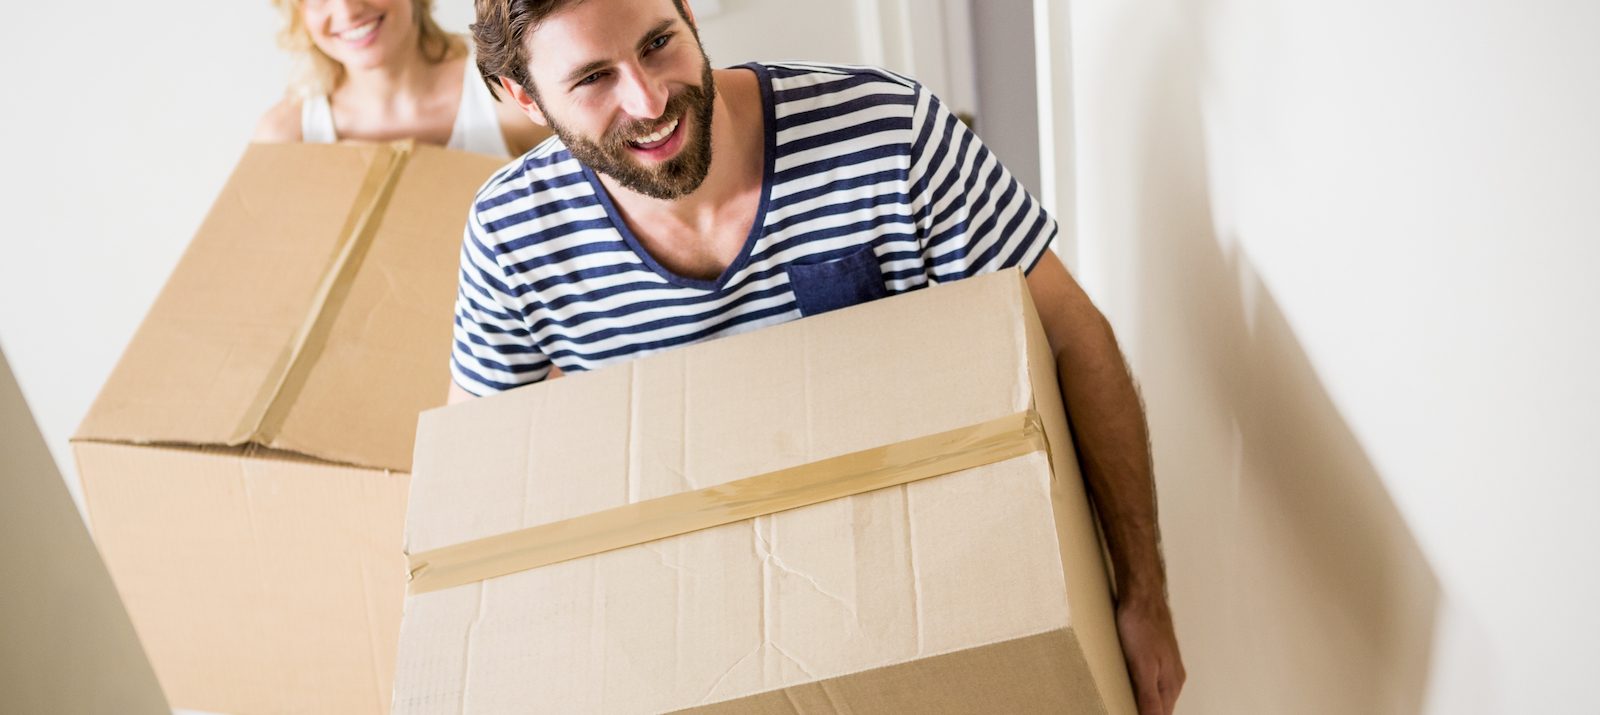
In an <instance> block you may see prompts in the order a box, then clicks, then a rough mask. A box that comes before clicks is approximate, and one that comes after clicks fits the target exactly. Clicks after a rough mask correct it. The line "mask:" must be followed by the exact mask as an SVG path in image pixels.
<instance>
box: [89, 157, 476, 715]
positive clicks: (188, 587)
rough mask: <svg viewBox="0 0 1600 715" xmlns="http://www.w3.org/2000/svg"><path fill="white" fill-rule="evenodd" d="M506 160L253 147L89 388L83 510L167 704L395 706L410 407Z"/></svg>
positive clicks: (437, 366)
mask: <svg viewBox="0 0 1600 715" xmlns="http://www.w3.org/2000/svg"><path fill="white" fill-rule="evenodd" d="M498 164H499V161H498V160H495V159H492V158H488V157H483V156H478V155H472V154H465V153H459V152H451V151H446V150H443V149H436V148H428V147H416V148H412V147H411V146H410V145H407V144H399V145H392V146H390V145H366V146H357V145H339V146H330V145H320V146H319V145H303V144H285V145H255V146H251V147H250V148H249V149H248V150H247V151H246V153H245V155H244V157H243V159H241V161H240V162H239V165H238V167H237V168H236V169H235V170H234V173H233V175H232V176H231V178H229V180H228V183H227V185H226V186H225V187H224V189H223V191H222V194H221V195H220V196H219V197H218V198H217V200H216V203H215V204H214V205H213V207H212V209H211V212H210V213H209V214H208V216H207V217H206V219H205V222H204V223H203V225H202V226H201V228H200V230H199V233H198V234H197V235H196V237H195V239H194V241H193V242H192V243H191V244H190V246H189V248H188V250H187V252H186V253H185V254H184V256H183V258H182V261H181V262H180V263H179V265H178V267H177V269H176V271H175V272H174V273H173V275H172V276H171V278H170V279H169V280H168V282H167V285H166V287H165V288H164V289H163V290H162V292H161V295H160V297H159V298H158V299H157V300H156V303H155V305H154V307H152V308H151V310H150V313H149V315H148V316H147V317H146V318H145V320H144V323H143V324H142V325H141V326H140V328H139V330H138V332H137V334H136V335H135V336H134V338H133V341H132V342H131V344H130V345H129V346H128V348H127V351H126V352H125V353H124V355H123V357H122V359H121V361H120V362H119V363H118V364H117V367H116V369H115V370H114V371H113V373H112V375H111V377H110V379H109V380H108V381H107V383H106V384H105V386H104V388H103V389H102V390H101V392H100V395H99V397H98V399H97V400H96V401H95V403H94V405H93V407H92V408H91V410H90V412H89V414H88V416H87V417H86V418H85V419H84V421H83V424H82V425H81V426H80V427H79V429H78V433H77V435H76V436H75V437H74V440H73V442H74V444H73V448H74V452H75V454H76V457H77V460H78V468H79V472H80V474H81V475H82V479H83V486H84V493H85V497H86V500H87V502H88V509H89V516H90V523H91V527H92V529H93V532H94V536H95V539H96V541H97V542H98V543H99V545H100V548H101V551H102V553H103V554H104V555H105V559H106V563H107V565H108V566H109V568H110V571H111V575H112V577H113V579H114V580H115V582H116V585H117V588H118V590H119V591H120V593H121V594H122V598H123V600H124V601H125V602H126V604H127V608H128V612H129V614H130V615H131V616H132V619H133V623H134V626H135V628H136V629H137V631H138V633H139V636H140V637H141V638H142V639H143V641H144V644H145V647H146V649H147V650H148V652H149V656H150V660H151V662H152V663H153V665H154V667H155V671H156V674H157V676H158V677H159V679H160V681H161V684H162V686H163V688H165V690H166V692H167V694H168V697H169V698H170V700H171V701H172V704H173V705H174V706H175V707H181V708H193V709H199V710H206V711H214V712H222V713H239V714H247V713H283V712H328V713H333V712H337V713H377V712H385V711H387V709H388V703H389V696H390V694H391V692H392V690H391V682H392V678H393V662H394V649H395V643H396V639H397V637H398V630H399V619H400V608H401V600H402V597H403V594H404V589H405V578H406V575H405V561H404V556H403V555H402V554H401V552H400V545H401V529H402V524H403V520H404V512H405V500H406V488H407V480H408V475H407V473H408V472H409V470H410V467H411V447H412V441H413V438H414V435H415V423H416V417H417V414H418V413H419V412H421V411H422V410H424V409H427V408H430V407H434V406H437V405H440V404H443V403H444V400H445V393H446V388H447V386H448V377H447V371H446V370H445V366H446V362H445V361H446V360H447V359H448V347H449V341H450V319H451V313H452V309H453V304H454V298H455V285H456V276H457V272H458V270H459V268H458V267H459V255H460V254H459V252H460V249H461V231H462V226H463V222H464V220H465V217H466V215H467V210H468V207H469V205H470V203H471V199H472V195H473V192H474V191H475V190H476V189H477V187H478V186H479V185H481V183H482V182H483V180H484V179H485V178H486V177H487V176H488V175H489V174H490V173H491V172H492V171H493V170H494V169H495V168H496V167H497V166H498Z"/></svg>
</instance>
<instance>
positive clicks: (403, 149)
mask: <svg viewBox="0 0 1600 715" xmlns="http://www.w3.org/2000/svg"><path fill="white" fill-rule="evenodd" d="M414 147H415V143H414V142H413V141H412V140H409V139H408V140H404V141H397V142H392V143H390V144H387V145H381V146H378V147H376V148H377V150H378V151H377V156H376V157H374V158H373V160H372V165H371V166H370V167H368V169H367V175H366V176H365V177H364V178H363V179H362V181H361V188H360V189H359V190H358V191H357V192H356V199H355V201H354V202H352V203H351V208H350V215H349V217H348V218H346V219H345V224H344V226H343V227H342V228H341V229H340V238H339V252H338V254H336V255H335V256H334V258H333V262H332V263H330V264H329V266H328V270H327V272H326V273H325V274H324V275H323V277H322V282H321V283H320V284H319V285H318V287H317V292H316V295H315V296H314V297H313V298H312V301H311V308H310V310H308V311H307V312H306V318H305V321H304V322H303V323H301V325H300V329H299V330H298V331H296V333H295V337H294V340H293V342H291V343H290V344H289V347H288V348H286V349H285V350H284V351H283V353H282V354H280V355H279V356H278V358H277V360H276V361H274V363H273V370H272V373H271V374H270V375H271V376H270V377H269V379H268V380H266V381H264V382H263V383H262V385H261V392H259V393H257V395H256V397H255V399H254V400H252V401H251V403H250V408H249V409H247V410H245V412H244V417H243V419H242V420H240V423H239V427H238V428H237V429H236V430H234V434H233V437H232V438H231V439H230V440H229V443H230V444H243V443H246V442H255V443H258V444H262V445H270V444H271V443H272V439H273V437H274V436H276V434H277V431H278V428H279V427H280V426H281V425H282V424H283V420H284V418H285V417H286V416H287V415H288V409H289V406H290V405H292V404H293V403H294V400H293V399H292V398H293V396H294V394H296V393H297V392H298V391H299V388H300V387H301V386H302V385H303V383H304V381H305V377H306V371H307V370H309V369H310V366H311V364H312V363H313V362H314V361H315V360H314V359H313V358H314V357H315V355H316V354H317V353H318V352H320V348H321V346H322V344H323V342H324V341H326V340H327V338H328V333H329V331H330V330H331V329H332V327H333V320H334V318H335V317H336V316H337V313H338V310H337V309H336V308H337V306H338V305H339V303H341V302H342V300H343V297H344V295H345V294H346V293H347V292H348V291H349V288H350V283H351V281H352V280H354V278H355V272H356V270H357V269H358V268H359V267H360V265H361V259H362V258H363V257H364V256H365V255H366V250H367V247H368V246H369V245H370V244H371V243H372V237H373V236H374V235H376V234H377V232H378V226H379V224H381V223H382V222H383V214H384V211H385V210H387V209H388V206H389V197H390V196H391V195H393V193H394V187H395V184H396V183H398V181H399V177H400V172H401V171H402V170H404V169H405V165H406V161H407V160H408V159H409V158H410V157H411V152H412V150H413V148H414ZM330 308H333V309H330ZM286 397H287V398H289V399H283V398H286Z"/></svg>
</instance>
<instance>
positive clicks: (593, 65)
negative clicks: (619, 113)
mask: <svg viewBox="0 0 1600 715" xmlns="http://www.w3.org/2000/svg"><path fill="white" fill-rule="evenodd" d="M673 22H675V20H672V19H670V18H669V19H666V20H662V21H661V22H658V23H656V26H655V27H652V28H650V31H649V32H646V33H644V37H643V38H642V39H640V40H639V49H640V50H641V51H642V50H644V48H645V45H648V44H650V41H651V40H654V39H655V38H656V36H657V35H660V34H661V33H663V32H666V31H667V29H668V28H671V27H672V23H673ZM610 64H611V62H610V61H608V60H595V61H593V62H589V63H587V64H585V65H583V66H582V67H579V68H577V69H575V70H573V71H571V72H568V73H567V76H566V77H564V78H562V82H564V83H565V84H569V85H570V84H572V83H574V82H577V81H578V80H580V79H583V78H584V77H588V76H589V75H591V74H593V73H595V72H598V71H600V70H603V69H605V68H606V67H607V66H608V65H610Z"/></svg>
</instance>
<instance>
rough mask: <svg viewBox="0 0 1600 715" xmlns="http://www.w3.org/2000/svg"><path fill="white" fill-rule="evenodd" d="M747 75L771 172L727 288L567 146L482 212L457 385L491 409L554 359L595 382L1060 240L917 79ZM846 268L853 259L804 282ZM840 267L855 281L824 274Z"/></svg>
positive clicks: (555, 146) (494, 185)
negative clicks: (654, 236) (634, 222)
mask: <svg viewBox="0 0 1600 715" xmlns="http://www.w3.org/2000/svg"><path fill="white" fill-rule="evenodd" d="M745 67H747V68H749V69H751V70H753V71H754V72H756V73H757V75H758V76H759V77H760V80H761V81H760V83H761V86H762V101H763V103H764V105H765V106H764V109H765V124H766V133H767V140H766V169H765V176H764V184H763V187H762V205H761V208H760V209H759V210H758V212H757V214H756V220H755V222H754V226H752V228H751V231H750V235H749V237H748V238H747V240H746V243H745V247H744V250H743V252H742V253H741V254H740V255H739V257H738V258H737V259H735V260H734V262H733V264H732V265H731V266H729V267H728V269H727V270H726V271H725V272H724V273H723V275H722V276H721V277H720V278H718V279H716V280H709V281H706V280H696V279H692V278H687V277H684V276H679V275H676V274H673V273H672V272H671V271H669V270H667V269H666V268H665V267H663V266H661V265H660V264H658V263H657V262H656V261H655V260H654V259H653V258H651V257H650V255H649V253H648V252H646V251H645V250H644V248H643V247H642V246H641V245H640V243H639V241H638V240H637V239H636V238H635V237H634V236H633V234H632V232H631V231H630V230H629V229H628V228H627V226H626V225H625V224H624V223H623V222H622V220H621V219H620V218H618V214H617V212H616V209H615V207H614V206H613V205H612V204H611V200H610V197H609V196H608V195H607V194H606V192H605V191H604V190H603V189H601V188H600V183H599V180H598V178H597V177H596V176H595V175H594V174H593V172H591V171H589V170H588V169H586V168H585V167H583V166H581V165H580V164H579V163H578V162H577V161H576V160H575V159H573V157H572V155H571V154H570V153H569V152H568V151H567V150H566V148H565V147H564V146H563V145H562V144H561V142H560V140H558V139H554V138H552V139H551V140H549V141H546V142H545V143H543V144H541V145H540V146H539V147H537V148H535V149H534V150H533V151H531V152H529V153H528V154H526V155H524V156H522V157H521V158H519V159H517V160H516V161H514V162H512V163H511V164H510V165H508V166H507V167H505V168H504V169H501V170H500V171H499V172H498V173H496V174H495V175H494V176H493V177H491V178H490V179H489V181H488V182H487V183H486V184H485V185H484V186H483V188H482V189H481V190H480V191H479V192H478V195H477V199H476V200H475V202H474V205H473V209H472V211H471V214H470V216H469V218H468V221H467V230H466V236H465V240H464V241H463V246H462V253H461V283H460V292H459V294H458V296H457V302H456V316H455V347H454V350H453V352H452V357H451V375H452V377H453V378H454V380H455V382H456V384H458V385H460V386H461V387H462V388H463V389H465V390H467V391H468V392H471V393H473V394H477V395H483V394H488V393H492V392H498V391H501V390H507V389H510V388H513V387H516V386H519V385H524V384H528V383H531V382H537V381H539V380H542V379H544V377H545V376H546V375H547V374H548V373H549V371H550V366H551V364H552V363H554V364H555V365H559V366H560V367H561V369H562V370H563V371H566V372H575V371H582V370H591V369H594V368H597V367H601V366H603V365H607V364H610V363H614V362H619V361H623V360H628V359H632V358H635V357H639V356H643V355H647V354H649V353H652V352H657V351H660V350H665V349H669V348H673V347H677V346H680V345H686V344H689V343H693V342H697V341H700V340H706V339H710V338H716V337H721V336H726V335H733V334H736V333H741V332H746V331H750V330H754V329H756V328H760V327H763V326H766V325H772V324H775V323H781V322H785V321H789V320H793V319H796V318H798V317H801V311H800V307H799V305H798V304H797V301H796V294H797V292H799V293H801V294H803V295H804V296H806V298H807V299H806V301H805V303H806V304H807V305H817V304H819V303H818V299H821V300H822V301H823V302H828V301H832V300H834V299H835V298H839V297H840V296H842V298H841V299H842V300H844V301H846V302H849V301H852V300H859V299H865V298H870V297H876V296H877V295H881V294H884V293H889V294H893V293H899V292H904V291H908V290H914V289H917V288H921V287H923V286H925V285H927V284H928V283H930V282H934V283H938V282H946V281H952V280H958V279H961V278H965V277H969V276H973V275H978V274H981V273H987V272H990V271H995V270H999V269H1002V268H1008V267H1012V266H1017V265H1021V266H1023V267H1024V268H1032V266H1033V265H1034V264H1035V263H1036V262H1037V261H1038V259H1039V258H1040V256H1042V255H1043V253H1044V251H1045V250H1046V248H1047V247H1048V245H1049V243H1050V241H1051V239H1052V238H1053V237H1054V236H1055V233H1056V230H1057V227H1056V223H1055V220H1054V219H1053V218H1051V217H1050V216H1049V215H1048V214H1047V213H1045V212H1044V211H1043V210H1042V209H1041V208H1040V206H1039V204H1038V202H1037V201H1035V200H1034V199H1033V197H1032V196H1029V195H1028V192H1027V191H1026V190H1025V189H1023V187H1022V186H1021V185H1020V184H1019V183H1017V181H1016V180H1015V179H1014V178H1013V177H1012V176H1011V174H1010V173H1009V172H1007V171H1006V170H1005V168H1004V167H1003V166H1001V165H1000V163H999V161H998V160H997V159H996V158H995V157H994V155H993V154H991V153H990V152H989V151H988V149H986V148H985V147H984V146H983V144H982V143H981V142H980V141H979V140H978V139H977V137H976V136H974V135H973V134H972V132H970V131H968V129H967V128H966V126H965V125H963V124H961V123H960V122H959V121H958V120H956V118H955V117H954V116H953V115H952V114H951V113H950V112H949V111H948V110H946V109H945V108H944V106H943V105H942V104H941V103H940V102H939V100H938V99H937V98H935V97H934V96H933V95H932V93H930V92H928V91H927V90H925V89H924V88H922V87H921V86H920V85H918V84H916V83H915V82H912V81H910V80H908V79H906V78H904V77H900V76H898V75H895V74H893V73H890V72H887V71H884V70H880V69H874V68H865V67H842V66H834V65H820V64H809V63H778V64H760V65H757V64H751V65H745ZM866 251H870V254H867V253H863V252H866ZM840 258H847V259H850V260H844V261H836V262H835V263H832V264H829V265H830V269H829V270H824V271H821V272H819V271H816V270H805V271H794V270H792V266H793V265H794V264H806V265H812V264H818V263H822V262H826V261H835V259H840ZM873 264H875V265H876V268H877V270H876V271H875V272H874V271H873V270H872V268H873ZM834 265H837V266H841V267H844V266H848V267H849V268H840V269H838V270H837V271H832V272H834V273H838V272H839V271H846V270H848V271H851V272H852V273H853V274H852V275H843V274H840V275H833V276H827V277H825V278H819V277H818V276H819V275H824V274H827V273H829V272H830V270H831V266H834ZM863 271H865V273H863ZM880 284H881V285H880ZM863 285H864V287H863ZM852 286H854V287H852ZM841 290H843V291H845V292H846V293H849V292H850V291H855V294H857V295H855V297H851V295H847V294H846V293H839V291H841ZM863 291H865V292H864V293H863ZM835 294H837V295H835Z"/></svg>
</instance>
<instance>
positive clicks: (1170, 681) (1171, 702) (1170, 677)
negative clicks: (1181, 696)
mask: <svg viewBox="0 0 1600 715" xmlns="http://www.w3.org/2000/svg"><path fill="white" fill-rule="evenodd" d="M1182 689H1183V673H1182V672H1173V671H1171V670H1166V671H1163V672H1162V675H1161V704H1162V705H1163V706H1165V707H1164V709H1163V710H1162V711H1161V712H1163V713H1165V715H1172V711H1173V709H1174V708H1176V707H1177V706H1178V691H1179V690H1182Z"/></svg>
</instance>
